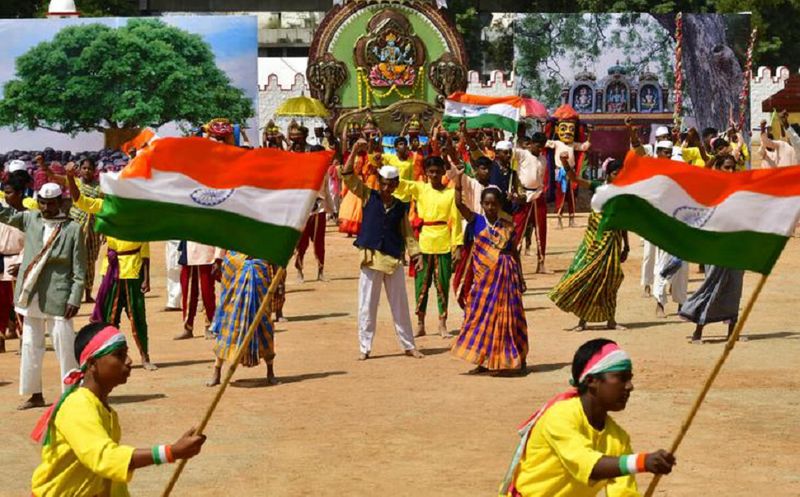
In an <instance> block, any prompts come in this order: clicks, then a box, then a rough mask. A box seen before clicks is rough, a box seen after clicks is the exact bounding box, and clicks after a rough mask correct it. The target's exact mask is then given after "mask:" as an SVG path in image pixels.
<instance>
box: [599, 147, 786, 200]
mask: <svg viewBox="0 0 800 497" xmlns="http://www.w3.org/2000/svg"><path fill="white" fill-rule="evenodd" d="M654 176H668V177H669V178H671V179H672V180H674V181H675V182H677V183H678V184H680V186H681V187H682V188H683V189H684V190H686V192H687V193H688V194H689V195H691V196H692V197H693V198H694V199H695V200H697V201H698V202H700V203H702V204H705V205H708V206H713V205H717V204H719V203H721V202H722V201H723V200H725V199H726V198H728V197H729V196H730V195H731V194H733V193H736V192H738V191H749V192H755V193H761V194H764V195H773V196H776V197H791V196H795V195H800V167H798V166H789V167H783V168H777V169H754V170H751V171H740V172H736V173H727V172H723V171H716V170H714V169H706V168H701V167H695V166H691V165H688V164H685V163H683V162H676V161H671V160H666V159H656V158H654V157H639V156H638V155H636V154H635V153H634V152H633V151H630V152H628V155H627V156H626V157H625V165H624V167H623V168H622V170H621V171H620V172H619V175H618V176H617V177H616V178H615V179H614V183H613V184H614V185H617V186H625V185H631V184H634V183H638V182H640V181H644V180H646V179H649V178H652V177H654Z"/></svg>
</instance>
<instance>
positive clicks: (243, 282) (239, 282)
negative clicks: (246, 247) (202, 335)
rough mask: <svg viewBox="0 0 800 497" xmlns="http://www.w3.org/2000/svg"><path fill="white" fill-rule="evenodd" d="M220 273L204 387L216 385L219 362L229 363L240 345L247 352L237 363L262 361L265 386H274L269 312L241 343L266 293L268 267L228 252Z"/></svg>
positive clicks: (244, 363)
mask: <svg viewBox="0 0 800 497" xmlns="http://www.w3.org/2000/svg"><path fill="white" fill-rule="evenodd" d="M221 271H222V294H221V295H220V298H219V305H217V311H216V314H215V315H214V321H213V322H212V323H211V333H213V335H214V340H215V343H214V355H215V356H216V362H215V364H214V374H213V376H212V377H211V380H210V381H209V382H208V383H207V385H208V386H210V387H213V386H215V385H219V383H220V373H221V371H222V363H223V362H224V361H231V360H233V359H234V358H235V356H236V351H237V350H238V348H239V347H240V346H244V347H246V349H247V350H246V351H245V353H244V355H242V360H241V364H242V365H243V366H246V367H253V366H256V365H258V363H260V362H261V360H262V359H263V360H264V362H266V364H267V383H268V384H269V385H275V384H277V383H278V380H277V379H276V378H275V371H274V370H273V366H272V360H273V359H274V358H275V341H274V337H275V331H274V328H273V326H272V321H271V319H270V313H264V316H263V317H262V318H261V321H260V322H259V323H258V327H257V328H256V331H255V333H254V334H253V338H252V339H251V340H250V343H246V344H243V341H244V338H245V334H247V330H248V329H249V328H250V324H251V323H252V322H253V319H255V317H256V313H257V312H258V307H259V306H260V305H261V300H262V299H263V298H264V297H266V296H267V293H268V290H269V284H270V281H271V273H270V271H269V268H268V265H267V263H266V262H265V261H262V260H261V259H253V258H251V257H248V256H246V255H244V254H242V253H239V252H228V253H227V254H226V256H225V260H224V262H223V263H222V269H221Z"/></svg>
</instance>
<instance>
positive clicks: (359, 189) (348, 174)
mask: <svg viewBox="0 0 800 497" xmlns="http://www.w3.org/2000/svg"><path fill="white" fill-rule="evenodd" d="M366 150H367V141H366V140H365V139H363V138H359V139H358V141H357V142H356V143H355V145H353V150H352V151H351V152H350V155H349V156H348V157H347V162H345V164H344V166H342V169H341V171H340V173H339V174H341V176H342V182H344V184H345V186H347V188H348V189H349V190H350V191H352V192H353V194H355V195H356V196H357V197H358V198H360V199H362V200H366V199H368V198H369V194H370V191H369V188H368V187H367V186H366V185H365V184H364V183H363V182H362V181H361V179H360V178H359V177H358V175H357V174H353V172H354V169H355V163H356V156H357V155H359V154H361V153H363V152H366Z"/></svg>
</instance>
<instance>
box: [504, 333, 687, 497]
mask: <svg viewBox="0 0 800 497" xmlns="http://www.w3.org/2000/svg"><path fill="white" fill-rule="evenodd" d="M632 380H633V365H632V362H631V358H630V356H629V355H628V354H627V353H626V352H625V351H624V350H622V349H620V348H619V346H617V344H616V343H614V342H612V341H611V340H607V339H605V338H597V339H594V340H590V341H588V342H586V343H584V344H583V345H581V346H580V347H579V348H578V350H577V351H576V352H575V357H574V358H573V359H572V379H570V384H571V385H572V387H573V388H570V389H569V390H567V391H566V392H564V393H561V394H559V395H557V396H555V397H553V398H552V399H550V400H549V401H547V402H546V403H545V404H544V406H542V407H541V408H539V410H538V411H536V412H535V413H533V416H531V417H530V418H529V419H528V421H526V422H525V423H523V425H522V426H521V427H520V429H519V434H520V442H519V445H518V446H517V450H516V451H515V453H514V457H513V458H512V460H511V465H510V467H509V468H508V471H507V473H506V476H505V478H504V479H503V482H502V484H501V486H500V492H499V495H500V497H542V496H548V497H593V496H595V495H597V494H598V493H599V492H600V491H601V490H605V495H606V496H607V497H634V496H638V495H640V494H639V490H638V488H637V485H636V477H635V476H634V475H635V474H637V473H645V472H646V473H653V474H669V473H670V472H671V471H672V467H673V466H674V465H675V456H673V455H672V454H671V453H669V452H667V451H665V450H658V451H655V452H650V453H645V452H639V453H634V452H633V448H632V446H631V440H630V436H629V435H628V433H627V432H625V430H624V429H623V428H622V427H621V426H619V425H618V424H617V423H616V422H615V421H614V419H613V418H612V417H611V416H609V415H608V413H609V412H616V411H622V410H624V409H625V407H626V406H627V404H628V399H629V398H630V395H631V392H632V391H633V382H632Z"/></svg>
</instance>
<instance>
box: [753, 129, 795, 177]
mask: <svg viewBox="0 0 800 497" xmlns="http://www.w3.org/2000/svg"><path fill="white" fill-rule="evenodd" d="M789 129H791V127H789ZM792 131H794V130H792ZM796 164H797V159H796V157H795V154H794V147H792V145H791V144H789V143H788V142H785V141H783V140H775V139H773V137H772V136H771V134H770V133H768V132H767V121H761V167H762V168H763V167H767V168H773V167H785V166H794V165H796Z"/></svg>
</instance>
